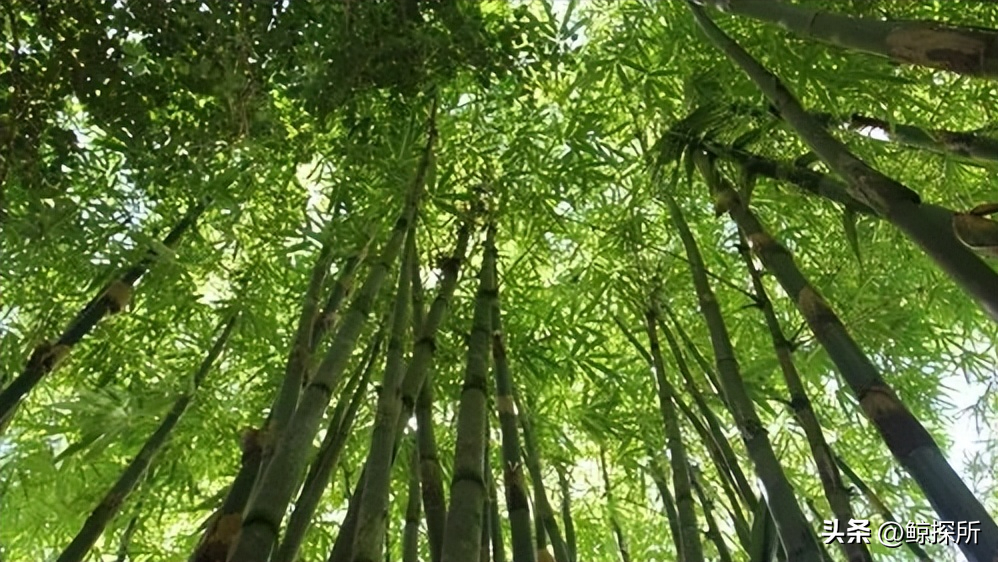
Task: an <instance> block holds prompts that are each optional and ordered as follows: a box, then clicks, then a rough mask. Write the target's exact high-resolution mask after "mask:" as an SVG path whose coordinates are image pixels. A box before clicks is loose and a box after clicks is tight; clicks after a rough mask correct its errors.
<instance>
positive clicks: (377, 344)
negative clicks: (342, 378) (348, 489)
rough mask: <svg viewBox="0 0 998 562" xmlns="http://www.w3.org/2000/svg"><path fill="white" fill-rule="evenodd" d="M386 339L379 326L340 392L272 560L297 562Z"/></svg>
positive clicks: (272, 561)
mask: <svg viewBox="0 0 998 562" xmlns="http://www.w3.org/2000/svg"><path fill="white" fill-rule="evenodd" d="M383 339H384V327H382V328H380V329H378V331H377V333H376V334H375V335H374V339H373V340H371V343H370V345H368V349H367V351H366V353H365V357H366V360H365V361H364V363H363V364H362V365H361V366H360V368H358V369H357V372H356V373H355V374H354V375H353V376H351V377H350V380H349V381H348V382H347V386H346V387H345V388H344V389H343V392H342V393H341V394H340V399H339V401H338V402H337V403H336V408H335V409H334V410H333V414H332V415H331V416H330V417H329V424H328V425H327V427H326V435H325V437H323V439H322V444H321V445H320V446H319V454H318V456H317V457H316V459H315V460H314V461H313V462H312V466H310V467H309V469H308V474H307V475H306V476H305V484H304V485H303V486H302V489H301V492H299V493H298V499H297V500H296V501H295V508H294V510H293V511H292V512H291V516H290V518H289V519H288V524H287V527H286V528H285V529H284V535H283V536H282V537H281V543H280V545H279V546H278V548H277V551H276V552H275V553H274V556H273V558H272V559H271V562H295V560H296V559H297V556H298V550H299V549H300V548H301V544H302V541H303V540H304V539H305V533H306V532H307V531H308V529H309V527H310V526H311V523H312V516H313V515H314V514H315V509H316V508H317V507H318V505H319V501H320V500H321V499H322V494H323V492H324V491H325V490H326V487H327V486H328V485H329V481H330V477H331V476H332V474H333V472H334V471H335V470H336V465H337V462H338V461H339V458H340V454H341V453H342V452H343V447H344V446H345V445H346V441H347V437H348V436H349V434H350V429H351V428H352V427H353V422H354V420H355V419H356V416H357V411H358V410H359V409H360V405H361V402H362V401H363V400H364V398H365V397H366V396H367V391H368V382H369V381H370V379H371V373H372V372H374V366H375V364H376V363H377V361H378V358H379V357H381V344H382V341H383Z"/></svg>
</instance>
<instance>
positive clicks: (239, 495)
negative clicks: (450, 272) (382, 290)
mask: <svg viewBox="0 0 998 562" xmlns="http://www.w3.org/2000/svg"><path fill="white" fill-rule="evenodd" d="M369 245H370V239H369V240H368V242H367V243H366V244H365V245H364V246H363V247H362V248H361V249H360V251H359V252H358V253H356V254H355V255H353V256H351V257H350V258H349V259H348V260H347V263H346V264H345V266H344V267H343V270H342V271H341V272H340V274H339V276H338V277H337V279H336V282H335V283H334V284H333V288H332V289H331V290H330V291H329V295H328V297H327V299H326V302H325V305H324V306H323V308H322V312H321V313H320V314H319V317H318V319H317V321H316V323H315V326H314V327H313V329H312V330H311V334H312V341H311V343H310V345H309V356H311V355H313V354H314V353H315V351H316V349H317V347H318V345H319V343H320V342H321V341H322V340H323V338H325V336H326V335H327V334H328V333H329V331H330V330H331V329H332V328H333V327H334V326H335V325H336V317H337V315H338V314H339V310H340V306H341V304H342V302H343V300H344V299H345V298H346V297H347V296H349V294H350V292H351V289H352V285H353V279H354V276H355V275H356V272H357V269H358V267H359V265H360V263H361V262H362V261H363V260H364V258H365V257H366V255H367V250H368V246H369ZM313 274H314V273H313ZM302 318H307V317H306V316H305V315H300V316H299V325H300V322H301V319H302ZM311 369H312V367H311V366H310V367H309V371H308V372H309V373H311ZM285 372H287V369H286V370H285ZM281 399H282V396H281V393H280V392H278V394H277V395H276V396H275V397H274V402H277V401H279V400H281ZM295 401H297V397H295ZM274 410H275V408H274V407H273V406H271V409H270V412H269V413H268V415H267V418H266V420H265V421H264V422H263V424H261V425H260V428H261V429H259V430H252V434H253V435H254V436H255V437H254V443H255V444H254V445H253V447H254V448H253V454H252V455H247V454H246V447H245V446H244V447H243V449H244V450H243V458H242V460H241V462H240V466H239V471H238V472H237V473H236V476H235V477H234V478H233V481H232V482H233V483H232V484H231V485H230V486H229V489H228V491H227V492H226V496H225V499H224V500H223V502H222V506H220V507H219V509H218V511H216V512H215V513H213V514H212V515H211V517H210V518H209V520H208V521H209V523H208V525H207V528H206V529H205V532H204V534H203V535H202V537H201V540H200V542H199V543H198V547H197V549H195V551H194V553H193V554H192V555H191V557H190V561H191V562H225V558H226V556H227V555H228V551H229V549H230V547H231V543H232V542H233V541H234V540H235V539H236V536H237V533H238V530H239V527H240V526H241V525H242V513H243V510H244V509H245V508H246V503H247V502H248V501H249V496H250V493H251V492H252V489H253V486H254V485H255V483H256V481H257V479H258V478H259V476H260V472H261V470H260V469H261V467H262V464H263V456H264V448H265V447H270V448H271V452H270V453H268V460H269V458H270V457H271V456H272V446H273V439H270V438H269V437H268V438H266V439H264V438H262V437H263V436H267V435H268V433H267V428H268V427H270V426H271V422H270V420H271V419H272V418H273V416H274Z"/></svg>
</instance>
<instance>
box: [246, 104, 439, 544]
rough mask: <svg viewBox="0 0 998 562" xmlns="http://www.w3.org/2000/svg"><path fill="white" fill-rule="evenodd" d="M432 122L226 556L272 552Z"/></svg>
mask: <svg viewBox="0 0 998 562" xmlns="http://www.w3.org/2000/svg"><path fill="white" fill-rule="evenodd" d="M430 123H431V124H430V132H429V134H428V139H427V142H426V148H425V150H424V152H423V157H422V159H421V161H420V163H419V166H418V169H417V171H416V177H415V179H414V181H413V182H412V186H411V188H410V191H409V193H408V194H407V195H406V202H405V207H404V209H403V211H402V213H401V215H400V216H399V218H398V220H397V222H396V224H395V228H394V229H393V231H392V235H391V237H390V238H389V240H388V242H387V243H386V244H385V247H384V248H383V249H382V253H381V256H380V258H379V259H378V261H377V262H376V263H374V264H372V266H371V269H370V271H369V272H368V277H367V279H366V280H365V281H364V284H363V286H362V287H361V289H360V290H359V291H358V292H357V296H356V298H354V301H353V303H351V306H350V309H349V311H348V312H347V314H346V316H345V317H344V318H343V321H342V323H341V325H340V327H339V329H338V330H337V332H336V336H335V338H334V339H333V342H332V343H331V344H330V346H329V349H328V351H327V352H326V355H325V357H324V358H323V360H322V363H320V365H319V367H318V369H316V372H315V376H314V377H313V379H312V381H311V382H310V383H309V384H308V386H307V387H306V388H305V390H304V392H303V393H302V398H301V401H300V403H299V406H298V408H297V409H296V410H295V412H294V415H293V416H292V418H291V420H290V421H289V422H288V425H287V431H285V432H284V433H283V435H282V436H281V438H280V440H279V441H278V443H277V445H276V446H275V449H274V459H273V461H271V462H270V463H269V464H268V465H267V466H266V467H264V469H263V473H262V474H261V477H260V479H259V482H258V484H257V486H256V488H255V490H254V495H253V497H251V498H250V502H249V505H247V506H246V512H245V517H244V518H243V524H242V529H241V531H240V535H239V539H238V542H237V543H236V544H235V545H234V546H233V549H232V551H231V552H230V554H229V561H230V562H267V560H268V559H269V558H270V554H271V550H272V549H273V547H274V543H275V541H276V540H277V533H278V530H279V529H280V527H281V521H282V520H283V519H284V513H285V511H286V510H287V506H288V503H289V502H290V501H291V497H292V495H293V494H294V490H295V488H296V486H297V483H298V478H297V475H299V474H302V473H303V472H304V471H305V465H306V462H307V458H308V454H309V452H310V451H311V448H312V440H313V439H314V437H315V434H316V433H317V432H318V429H319V424H320V423H321V422H322V415H323V413H324V412H325V410H326V408H327V407H328V405H329V400H330V397H331V396H332V394H333V392H335V391H336V388H337V387H338V386H339V383H340V381H341V378H342V375H343V372H344V370H345V369H346V366H347V363H348V362H349V360H350V355H351V354H352V353H353V349H354V346H355V345H356V342H357V338H358V337H359V336H360V332H361V329H362V327H363V325H364V322H365V321H366V319H367V317H368V316H369V315H370V313H371V309H372V308H373V307H374V302H375V299H376V297H377V294H378V291H379V290H380V288H381V285H382V283H383V282H384V280H385V277H387V275H388V271H389V270H390V269H391V267H392V264H393V263H394V262H395V260H396V258H397V257H398V255H399V253H400V252H401V250H402V246H403V242H404V240H405V234H406V232H408V230H409V225H410V224H411V223H412V221H413V220H414V219H415V216H416V209H417V206H418V200H419V196H420V194H421V192H422V189H423V183H424V181H425V178H426V174H427V172H428V169H429V166H430V162H431V159H432V152H433V145H434V141H435V139H436V129H435V127H434V126H433V117H431V121H430Z"/></svg>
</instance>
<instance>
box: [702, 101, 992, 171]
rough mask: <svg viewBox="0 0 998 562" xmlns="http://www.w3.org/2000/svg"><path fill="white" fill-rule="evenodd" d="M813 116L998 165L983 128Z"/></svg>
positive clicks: (741, 108)
mask: <svg viewBox="0 0 998 562" xmlns="http://www.w3.org/2000/svg"><path fill="white" fill-rule="evenodd" d="M717 109H720V108H711V111H716V110H717ZM726 110H727V111H730V112H732V113H734V114H737V115H748V116H751V117H755V118H762V119H769V118H772V117H773V116H774V115H775V116H776V117H779V115H778V112H777V111H775V109H771V110H770V111H767V110H765V109H761V108H759V107H755V106H752V105H748V104H739V103H736V104H731V105H730V106H729V107H727V108H726ZM722 111H723V110H722ZM811 115H812V116H813V117H814V119H815V120H817V121H818V122H819V123H821V124H822V126H824V127H825V128H828V129H836V128H845V129H848V130H850V131H852V132H855V133H858V134H860V135H863V137H864V138H866V139H872V140H875V141H881V142H888V143H893V144H897V145H902V146H906V147H909V148H915V149H918V150H924V151H926V152H931V153H934V154H939V155H941V156H944V157H946V158H953V159H955V160H958V161H960V162H963V163H966V164H970V165H973V166H980V167H987V168H990V167H993V166H994V164H996V163H998V138H995V137H993V136H991V134H990V133H989V131H988V130H987V129H984V128H981V129H977V130H968V131H956V130H951V129H933V128H928V127H920V126H918V125H913V124H911V123H899V122H896V121H890V120H887V119H881V118H879V117H872V116H870V115H864V114H862V113H853V114H850V115H843V114H833V113H825V112H812V113H811ZM870 129H879V130H880V131H881V132H882V133H883V136H880V135H870V134H869V131H870Z"/></svg>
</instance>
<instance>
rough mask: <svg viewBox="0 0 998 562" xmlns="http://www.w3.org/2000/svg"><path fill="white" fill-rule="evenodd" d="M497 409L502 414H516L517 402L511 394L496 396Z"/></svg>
mask: <svg viewBox="0 0 998 562" xmlns="http://www.w3.org/2000/svg"><path fill="white" fill-rule="evenodd" d="M496 411H497V412H499V413H500V414H509V415H512V416H515V415H516V403H515V402H514V401H513V398H512V397H511V396H498V397H496Z"/></svg>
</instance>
